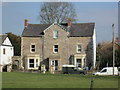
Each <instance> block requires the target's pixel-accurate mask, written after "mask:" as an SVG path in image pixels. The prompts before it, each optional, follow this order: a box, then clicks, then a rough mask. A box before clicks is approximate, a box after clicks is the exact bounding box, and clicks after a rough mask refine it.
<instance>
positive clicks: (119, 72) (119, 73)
mask: <svg viewBox="0 0 120 90" xmlns="http://www.w3.org/2000/svg"><path fill="white" fill-rule="evenodd" d="M118 75H119V76H120V67H118Z"/></svg>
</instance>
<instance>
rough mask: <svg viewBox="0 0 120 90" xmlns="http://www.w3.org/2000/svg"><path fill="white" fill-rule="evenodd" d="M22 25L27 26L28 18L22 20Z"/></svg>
mask: <svg viewBox="0 0 120 90" xmlns="http://www.w3.org/2000/svg"><path fill="white" fill-rule="evenodd" d="M24 26H25V27H27V26H28V20H27V19H25V20H24Z"/></svg>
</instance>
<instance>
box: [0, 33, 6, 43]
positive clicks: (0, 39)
mask: <svg viewBox="0 0 120 90" xmlns="http://www.w3.org/2000/svg"><path fill="white" fill-rule="evenodd" d="M6 37H7V35H0V45H2V43H3V42H4V40H5V39H6Z"/></svg>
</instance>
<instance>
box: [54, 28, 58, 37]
mask: <svg viewBox="0 0 120 90" xmlns="http://www.w3.org/2000/svg"><path fill="white" fill-rule="evenodd" d="M53 38H58V31H57V30H55V31H53Z"/></svg>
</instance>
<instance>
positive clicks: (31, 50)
mask: <svg viewBox="0 0 120 90" xmlns="http://www.w3.org/2000/svg"><path fill="white" fill-rule="evenodd" d="M32 45H34V46H35V47H34V48H33V47H32ZM33 50H34V51H33ZM30 52H31V53H35V52H36V44H31V45H30Z"/></svg>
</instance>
